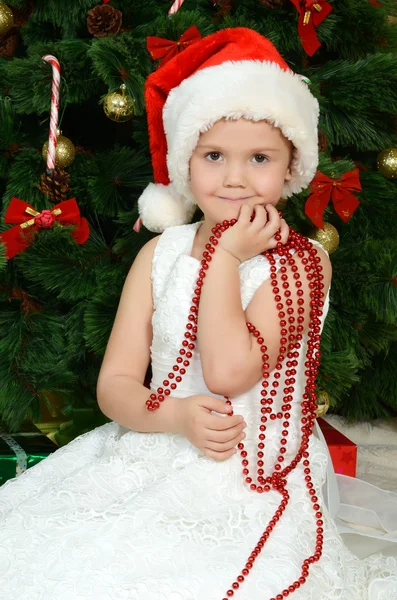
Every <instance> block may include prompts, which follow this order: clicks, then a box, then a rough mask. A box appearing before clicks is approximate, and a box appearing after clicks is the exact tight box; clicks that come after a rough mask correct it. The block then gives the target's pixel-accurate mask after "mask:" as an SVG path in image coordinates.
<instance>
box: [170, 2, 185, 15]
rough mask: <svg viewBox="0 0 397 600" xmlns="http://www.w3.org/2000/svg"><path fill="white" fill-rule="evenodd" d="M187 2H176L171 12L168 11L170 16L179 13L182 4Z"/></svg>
mask: <svg viewBox="0 0 397 600" xmlns="http://www.w3.org/2000/svg"><path fill="white" fill-rule="evenodd" d="M184 1H185V0H175V2H174V4H173V5H172V6H171V8H170V10H169V11H168V14H169V15H174V14H175V13H177V12H178V10H179V9H180V8H181V6H182V4H183V3H184Z"/></svg>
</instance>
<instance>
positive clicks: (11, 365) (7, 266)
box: [0, 0, 397, 434]
mask: <svg viewBox="0 0 397 600" xmlns="http://www.w3.org/2000/svg"><path fill="white" fill-rule="evenodd" d="M393 11H394V12H393ZM396 15H397V10H396V8H395V6H394V2H393V1H392V0H385V1H382V2H377V1H375V0H369V1H367V0H343V1H342V0H334V1H333V2H332V1H331V2H327V1H326V0H318V1H317V2H313V0H302V1H301V0H241V1H237V0H185V1H184V2H183V1H182V2H181V0H179V1H177V2H175V3H172V2H171V1H167V0H157V1H156V0H145V1H143V0H134V2H133V3H131V2H127V1H124V0H112V1H111V2H109V0H104V1H103V3H95V2H92V0H78V1H77V2H72V3H69V4H68V6H67V8H66V7H65V3H64V2H60V1H59V0H7V5H6V4H3V3H0V56H1V58H0V199H1V200H0V202H1V210H2V213H1V216H2V220H1V224H0V235H1V238H0V418H2V419H3V420H4V421H5V423H7V424H8V426H9V427H10V428H11V429H14V428H17V427H18V426H19V425H20V423H21V422H22V421H23V420H25V419H33V420H35V421H37V420H39V419H40V411H41V410H42V407H43V405H47V406H48V407H50V409H52V410H59V411H60V412H62V413H63V414H64V415H70V414H71V411H72V410H73V408H76V407H77V408H84V407H85V408H87V409H91V412H90V413H89V414H90V415H92V418H91V420H90V421H89V422H88V424H87V423H86V427H88V428H90V427H91V428H92V427H94V426H95V425H96V424H98V422H99V421H98V419H99V420H100V413H99V410H98V409H97V408H96V392H95V390H96V380H97V376H98V373H99V368H100V365H101V361H102V357H103V354H104V351H105V348H106V343H107V340H108V337H109V335H110V331H111V327H112V324H113V320H114V317H115V313H116V310H117V306H118V300H119V297H120V294H121V290H122V286H123V282H124V280H125V277H126V275H127V273H128V270H129V268H130V266H131V264H132V262H133V260H134V258H135V256H136V255H137V253H138V251H139V250H140V248H141V247H142V246H143V245H144V244H145V243H146V242H147V241H148V240H149V239H150V238H151V237H152V236H153V235H154V234H153V233H151V232H149V231H147V230H145V229H144V228H142V229H141V230H140V231H139V233H138V232H136V231H135V230H134V229H133V227H134V223H135V222H136V220H137V217H138V212H137V199H138V197H139V196H140V194H141V193H142V191H143V189H144V188H145V186H146V185H147V184H148V183H149V182H150V181H151V180H152V169H151V162H150V154H149V148H148V134H147V124H146V115H145V103H144V95H143V90H144V82H145V79H146V77H147V76H148V75H149V73H150V72H152V71H153V70H154V69H156V68H158V67H159V65H161V64H162V63H164V62H165V61H167V60H171V59H172V57H173V56H174V55H175V54H176V53H178V52H183V51H184V49H185V48H186V47H187V46H188V45H190V44H194V43H195V41H196V40H197V39H198V38H199V37H200V36H205V35H208V34H210V33H212V32H214V31H216V30H218V29H222V28H226V27H236V26H239V27H250V28H252V29H255V30H257V31H258V32H259V33H261V34H263V35H265V36H267V37H268V38H269V39H270V40H271V41H272V42H273V43H274V44H275V45H276V47H277V48H278V50H279V51H280V52H281V54H282V55H283V57H284V58H285V59H286V60H287V62H288V63H289V65H290V66H291V68H292V69H293V70H294V71H295V72H297V73H299V74H301V75H302V76H303V77H304V78H306V79H305V80H306V81H307V85H309V86H310V88H311V90H312V92H313V93H314V94H315V96H316V97H317V98H318V100H319V103H320V109H321V117H320V127H319V148H320V152H321V153H320V163H319V167H318V174H317V175H316V178H315V180H314V182H313V184H312V186H311V188H309V189H308V190H306V191H304V192H302V193H301V194H299V195H296V196H293V197H291V198H290V199H288V201H287V202H285V203H283V204H282V205H281V204H280V206H279V208H280V209H281V210H283V214H284V217H285V218H286V220H287V222H288V224H289V225H290V227H293V228H294V229H295V230H297V231H300V232H301V233H303V234H304V235H308V236H309V237H312V238H316V239H318V240H319V241H321V242H322V243H323V244H324V245H325V247H326V249H328V250H329V251H330V252H331V253H332V254H331V260H332V264H333V281H332V288H331V305H330V310H329V313H328V317H327V320H326V324H325V328H324V332H323V337H322V348H321V352H322V365H321V369H320V373H319V377H318V392H319V395H320V397H323V398H324V397H325V398H329V400H330V404H331V408H330V410H331V411H333V412H336V413H338V414H341V415H344V416H346V417H347V418H348V419H349V420H362V419H374V418H377V417H391V416H392V415H395V414H396V412H397V376H396V365H397V193H396V192H397V188H396V185H397V184H396V182H395V180H396V179H397V133H396V115H397V93H396V90H397V60H396V58H397V26H396V23H395V21H396ZM49 56H50V57H51V56H52V57H54V58H55V60H56V61H58V62H59V65H60V81H59V90H60V97H59V117H58V121H57V123H56V125H57V127H58V132H56V131H55V133H54V127H55V125H54V122H53V123H52V131H53V133H54V135H55V138H56V153H55V164H51V162H50V159H51V155H52V154H53V151H54V150H55V148H52V149H51V148H49V147H48V144H46V142H47V141H48V138H49V130H50V111H51V94H52V90H53V89H54V81H53V76H54V73H55V67H54V65H55V63H54V61H53V60H52V59H51V58H48V57H49ZM43 57H47V59H46V60H45V59H43ZM51 61H52V62H51ZM52 104H54V102H52ZM53 158H54V157H53ZM321 186H322V187H321ZM67 201H68V204H67V205H61V203H62V202H67ZM27 205H29V207H30V208H29V211H30V212H27V213H26V212H24V211H26V207H27ZM58 205H61V209H60V212H59V210H58V212H57V210H56V208H54V207H58V209H59V206H58ZM68 211H69V212H68ZM69 213H70V214H72V216H73V219H74V220H73V225H71V224H70V222H69V224H65V223H62V218H63V217H64V216H65V214H69ZM201 216H202V215H201V213H200V211H199V210H197V213H196V215H195V217H194V220H195V221H196V220H199V219H200V218H201ZM26 221H28V224H27V225H26V224H25V225H24V226H23V228H22V227H21V224H24V223H25V222H26ZM29 223H30V224H29ZM21 230H23V241H22V242H21V239H22V238H21ZM149 375H150V372H149ZM75 433H76V434H77V431H76V432H75Z"/></svg>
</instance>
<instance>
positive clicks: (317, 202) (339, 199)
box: [305, 169, 362, 229]
mask: <svg viewBox="0 0 397 600" xmlns="http://www.w3.org/2000/svg"><path fill="white" fill-rule="evenodd" d="M361 189H362V188H361V184H360V176H359V170H358V169H353V170H352V171H348V172H347V173H344V174H343V175H342V177H341V178H340V179H335V178H332V179H331V178H330V177H327V175H324V173H320V172H317V174H316V176H315V178H314V179H313V181H312V182H311V184H310V191H311V192H312V193H311V195H310V196H309V197H308V199H307V201H306V204H305V214H306V215H307V216H308V217H309V219H310V220H311V221H312V222H313V223H314V224H315V225H316V227H320V228H321V229H324V221H323V214H324V210H325V207H326V206H327V204H328V203H329V201H330V199H332V202H333V204H334V208H335V211H336V212H337V214H338V215H339V216H340V218H341V219H342V220H343V221H345V223H346V222H347V221H348V220H349V219H350V218H351V217H352V216H353V213H354V211H355V210H356V208H357V207H358V205H359V204H360V201H359V200H358V199H357V198H356V196H354V194H353V192H361Z"/></svg>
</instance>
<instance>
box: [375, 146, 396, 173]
mask: <svg viewBox="0 0 397 600" xmlns="http://www.w3.org/2000/svg"><path fill="white" fill-rule="evenodd" d="M377 167H378V170H379V171H380V172H381V173H382V175H383V176H384V177H386V179H397V148H388V149H387V150H382V152H381V153H380V154H379V156H378V158H377Z"/></svg>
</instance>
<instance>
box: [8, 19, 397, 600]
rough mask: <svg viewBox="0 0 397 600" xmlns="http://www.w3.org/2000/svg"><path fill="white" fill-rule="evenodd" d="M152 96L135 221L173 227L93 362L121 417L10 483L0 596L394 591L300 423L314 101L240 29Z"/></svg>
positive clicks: (309, 314) (394, 580) (318, 443)
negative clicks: (290, 202) (285, 214)
mask: <svg viewBox="0 0 397 600" xmlns="http://www.w3.org/2000/svg"><path fill="white" fill-rule="evenodd" d="M146 100H147V110H148V118H149V131H150V143H151V152H152V159H153V167H154V174H155V179H156V181H157V185H154V184H150V185H149V187H148V188H147V189H146V190H145V192H144V193H143V195H142V196H141V198H140V200H139V210H140V218H141V220H142V222H143V224H144V225H145V226H146V227H148V228H149V229H150V230H152V231H157V232H161V231H163V233H162V235H159V236H156V237H155V238H153V239H152V240H151V241H150V242H148V243H147V244H146V245H145V246H144V247H143V248H142V250H141V252H140V253H139V255H138V256H137V258H136V260H135V262H134V264H133V266H132V268H131V270H130V273H129V275H128V277H127V280H126V282H125V286H124V289H123V293H122V296H121V299H120V305H119V308H118V312H117V316H116V320H115V323H114V327H113V330H112V334H111V337H110V340H109V344H108V347H107V350H106V355H105V358H104V361H103V365H102V369H101V373H100V376H99V381H98V401H99V404H100V407H101V409H102V411H103V412H104V413H105V414H106V415H108V416H109V417H110V418H111V419H112V420H113V421H112V422H111V423H108V424H106V425H104V426H103V427H99V428H97V429H96V430H94V431H92V432H90V433H87V434H85V435H82V436H80V437H79V438H77V439H76V440H74V441H73V442H72V443H70V444H69V445H68V446H66V447H64V448H61V449H59V450H58V451H57V452H56V453H55V454H54V455H52V456H50V457H49V458H47V459H46V460H44V461H43V462H41V463H40V464H39V465H37V466H36V467H34V468H32V469H30V470H29V471H28V472H27V473H25V474H24V475H23V476H21V477H19V478H18V479H16V480H13V481H11V482H8V483H7V484H6V485H5V486H3V488H2V489H1V490H0V524H1V527H0V557H1V560H0V582H1V585H0V590H1V591H0V597H1V598H7V599H8V598H9V599H12V600H28V599H29V600H38V599H46V600H47V599H51V600H71V599H74V598H84V599H92V600H109V599H114V600H123V599H126V600H127V599H128V600H138V599H139V600H222V599H224V598H230V597H233V596H234V597H235V598H236V600H237V599H238V600H270V599H271V600H275V599H276V600H282V599H283V598H285V597H288V596H292V597H293V598H294V599H296V600H303V599H304V600H393V599H394V600H396V599H397V563H396V560H395V559H394V558H392V557H388V558H387V557H386V556H384V555H381V554H380V553H379V554H375V555H372V556H371V557H370V558H366V559H365V560H361V561H360V560H359V559H358V558H357V557H356V556H354V555H353V554H352V553H351V552H350V551H349V550H348V548H347V547H346V546H345V545H344V543H343V541H342V538H341V537H340V535H339V534H338V531H337V528H336V525H335V522H334V520H333V518H332V516H333V515H332V514H330V510H331V513H332V510H334V509H333V508H332V506H330V502H329V500H330V495H329V494H328V492H327V490H329V486H330V485H332V468H330V461H329V455H328V453H327V448H326V445H325V443H324V441H323V440H321V439H319V438H318V437H315V436H313V435H310V433H311V429H312V427H313V412H314V407H315V402H313V389H315V373H316V360H317V362H318V358H319V347H320V334H321V330H322V327H323V325H324V319H325V316H326V313H327V310H328V306H329V286H330V279H331V266H330V261H329V258H328V256H327V254H326V252H325V251H324V250H322V249H321V247H320V246H319V244H317V243H315V242H311V241H310V240H305V239H303V238H302V237H301V236H298V235H295V234H294V233H293V232H290V230H289V228H288V225H287V224H286V222H285V221H284V220H283V219H282V218H280V216H279V213H278V210H277V208H276V206H277V203H278V202H279V200H280V198H287V197H288V196H289V195H291V194H292V193H293V192H298V191H299V190H301V189H303V188H304V187H306V186H307V185H308V184H309V182H310V181H311V179H312V177H313V175H314V173H315V171H316V167H317V120H318V103H317V101H316V100H315V98H314V97H313V96H312V95H311V93H310V91H309V89H308V86H307V85H306V83H304V82H303V81H302V80H301V78H300V77H299V76H298V75H296V74H294V73H292V72H291V70H290V69H289V68H288V66H287V65H286V63H285V62H284V61H283V60H282V58H281V57H280V55H279V54H278V53H277V51H276V50H275V48H274V47H273V46H272V44H271V43H270V42H269V41H268V40H267V39H265V38H263V37H262V36H260V35H259V34H257V33H255V32H254V31H251V30H247V29H244V28H236V29H226V30H224V31H220V32H218V33H215V34H213V35H211V36H208V37H207V38H204V39H203V40H201V41H199V42H197V43H196V44H195V45H194V46H191V47H190V48H188V49H186V50H185V51H184V52H183V53H182V54H180V55H178V56H176V57H175V58H174V59H172V60H171V61H170V62H169V63H167V64H166V65H165V66H164V67H162V68H160V69H159V70H158V71H156V72H155V73H153V74H152V75H151V76H150V77H149V79H148V83H147V86H146ZM196 204H197V205H198V206H199V207H200V208H201V210H202V211H203V214H204V220H203V221H201V222H198V223H193V224H190V220H191V218H192V216H193V212H194V210H195V207H196ZM220 225H222V226H220ZM138 227H139V225H138ZM312 244H313V245H314V248H315V249H314V250H312V248H313V246H312ZM276 247H277V252H273V253H272V252H267V251H271V250H274V249H275V248H276ZM265 252H267V253H266V255H264V253H265ZM308 274H309V275H311V277H310V279H308V277H307V276H308ZM291 282H292V283H291ZM293 282H295V285H293ZM298 284H299V285H298ZM277 286H279V287H277ZM247 323H248V325H247ZM308 350H310V352H308ZM149 361H151V363H152V370H153V379H152V382H151V392H148V390H147V389H146V388H145V387H144V386H143V381H144V377H145V373H146V370H147V367H148V364H149ZM317 366H318V364H317ZM315 431H317V434H318V429H317V428H316V427H315ZM296 457H298V458H296ZM247 461H248V462H247ZM289 465H291V468H287V467H288V466H289ZM243 469H244V471H243ZM327 469H328V478H327ZM334 491H335V490H334ZM378 491H379V493H382V491H381V490H378ZM327 502H328V508H327ZM391 512H392V511H391V510H390V514H391Z"/></svg>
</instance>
